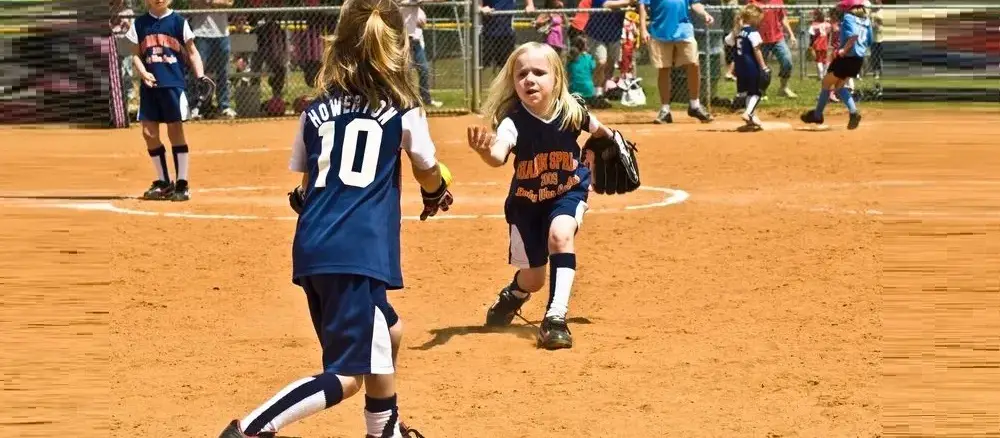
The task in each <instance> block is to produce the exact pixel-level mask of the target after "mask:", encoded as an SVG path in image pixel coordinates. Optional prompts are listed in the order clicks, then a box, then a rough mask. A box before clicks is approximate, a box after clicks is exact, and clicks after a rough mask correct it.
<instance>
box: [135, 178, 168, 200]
mask: <svg viewBox="0 0 1000 438" xmlns="http://www.w3.org/2000/svg"><path fill="white" fill-rule="evenodd" d="M173 194H174V184H173V183H172V182H170V181H162V180H156V181H153V185H151V186H149V189H147V190H146V192H145V193H143V194H142V199H145V200H147V201H165V200H167V199H170V197H171V196H173Z"/></svg>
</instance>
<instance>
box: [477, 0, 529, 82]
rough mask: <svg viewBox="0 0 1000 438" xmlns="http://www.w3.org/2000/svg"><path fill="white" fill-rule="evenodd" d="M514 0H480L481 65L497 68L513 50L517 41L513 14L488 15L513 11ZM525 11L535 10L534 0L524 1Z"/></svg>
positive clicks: (501, 65)
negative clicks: (481, 22)
mask: <svg viewBox="0 0 1000 438" xmlns="http://www.w3.org/2000/svg"><path fill="white" fill-rule="evenodd" d="M514 1H515V0H480V2H481V3H480V6H479V12H480V13H482V14H484V16H483V33H482V36H481V37H480V42H479V48H480V56H481V57H482V66H483V67H493V68H494V69H499V68H501V67H503V65H504V63H506V62H507V56H508V55H510V53H511V52H513V51H514V45H515V43H516V42H517V41H516V38H515V37H514V16H513V15H490V13H491V12H493V11H513V10H514V9H517V7H516V6H515V4H514ZM524 10H525V12H534V11H535V2H534V0H526V1H525V7H524Z"/></svg>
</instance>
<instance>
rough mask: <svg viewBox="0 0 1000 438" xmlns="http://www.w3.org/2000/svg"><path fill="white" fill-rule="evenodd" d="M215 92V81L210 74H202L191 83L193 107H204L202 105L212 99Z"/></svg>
mask: <svg viewBox="0 0 1000 438" xmlns="http://www.w3.org/2000/svg"><path fill="white" fill-rule="evenodd" d="M214 94H215V82H214V81H212V79H211V78H209V77H208V76H202V77H201V78H198V79H196V80H195V81H194V83H193V84H191V97H192V101H191V104H190V106H191V108H202V106H203V105H204V104H205V103H207V102H211V101H212V95H214Z"/></svg>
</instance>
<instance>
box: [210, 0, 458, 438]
mask: <svg viewBox="0 0 1000 438" xmlns="http://www.w3.org/2000/svg"><path fill="white" fill-rule="evenodd" d="M408 51H409V46H408V41H407V36H406V32H405V30H404V25H403V17H402V14H401V13H400V11H399V3H398V2H397V1H396V0H348V1H347V2H346V3H345V4H344V6H343V8H342V10H341V14H340V20H339V22H338V25H337V28H336V31H335V33H334V36H333V38H332V41H330V42H329V44H328V46H327V47H326V49H325V52H324V55H323V66H322V67H321V70H320V72H319V85H318V87H317V93H316V94H317V97H316V98H315V100H313V101H312V102H311V103H310V104H309V105H308V106H307V107H306V109H305V111H303V113H302V115H301V116H300V117H299V126H298V130H297V132H296V138H295V141H294V142H293V143H292V157H291V160H290V164H289V167H290V169H291V170H292V171H295V172H301V174H302V178H301V186H300V187H297V188H296V189H295V190H294V191H293V192H292V193H291V194H290V197H289V200H290V203H291V205H292V208H293V209H294V210H295V211H296V212H297V213H298V214H299V218H298V222H297V223H296V227H295V238H294V241H293V243H292V281H293V282H294V283H295V284H296V285H299V286H301V287H302V289H303V291H304V292H305V296H306V300H307V302H308V305H309V314H310V317H311V319H312V323H313V328H314V329H315V331H316V335H317V337H318V338H319V341H320V345H321V347H322V351H323V354H322V359H323V370H322V372H320V373H318V374H314V375H312V376H307V377H304V378H302V379H300V380H297V381H295V382H292V383H291V384H289V385H287V386H285V387H284V388H283V389H281V390H280V391H278V392H277V393H276V394H275V395H274V396H273V397H272V398H271V399H270V400H268V401H266V402H265V403H264V404H262V405H260V406H258V407H257V408H256V409H254V410H253V411H251V412H250V413H249V414H247V415H246V416H245V417H243V419H242V420H232V422H230V424H229V425H228V427H227V428H226V429H225V430H224V431H223V432H222V436H221V438H244V437H247V436H259V437H274V436H275V434H276V433H277V432H278V431H279V430H280V429H282V428H283V427H285V426H287V425H289V424H291V423H293V422H295V421H298V420H300V419H303V418H305V417H307V416H309V415H313V414H316V413H319V412H321V411H323V410H324V409H327V408H330V407H333V406H334V405H337V404H338V403H340V402H341V401H343V400H344V399H346V398H348V397H351V396H353V395H354V394H357V393H358V392H359V391H360V390H361V388H362V386H364V388H365V408H364V418H365V423H366V425H367V435H366V437H367V438H400V437H405V436H410V435H411V433H412V432H414V431H413V430H412V429H408V428H406V427H405V426H403V425H402V423H401V422H400V417H399V412H398V408H397V406H398V404H397V398H396V386H395V385H396V380H395V371H396V368H395V363H396V360H395V359H396V354H397V352H398V349H399V342H400V339H401V337H402V324H400V322H399V321H400V320H399V316H398V315H397V314H396V311H395V310H394V309H393V307H392V305H390V304H389V301H388V299H387V296H386V294H387V291H389V290H397V289H401V288H402V287H403V275H402V271H401V266H400V239H399V234H400V222H401V220H402V214H401V211H400V197H401V194H400V191H401V186H402V181H401V175H402V169H401V167H402V163H403V160H402V154H403V153H406V154H407V155H408V156H409V159H410V160H409V161H410V164H411V167H412V173H413V176H414V178H415V179H416V180H417V182H418V183H419V184H420V191H421V193H422V195H423V199H424V212H423V214H421V218H422V219H426V218H427V217H428V216H433V215H435V214H436V213H437V211H438V210H439V209H441V210H447V209H448V205H449V204H451V194H450V192H449V190H448V184H449V183H450V181H451V177H450V174H449V173H448V171H447V169H446V168H445V167H444V165H443V164H442V163H440V162H438V161H437V159H436V158H435V147H434V143H433V141H431V137H430V132H429V131H428V127H427V117H426V114H425V113H424V111H423V108H422V105H421V99H420V92H419V90H418V89H417V88H416V86H415V85H414V84H413V83H412V82H411V81H410V76H409V73H410V71H409V57H408ZM248 357H251V356H248ZM249 360H253V359H249ZM261 363H262V364H264V365H266V363H267V361H262V362H261ZM418 436H419V435H418Z"/></svg>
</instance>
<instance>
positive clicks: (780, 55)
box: [751, 0, 798, 97]
mask: <svg viewBox="0 0 1000 438" xmlns="http://www.w3.org/2000/svg"><path fill="white" fill-rule="evenodd" d="M751 2H752V3H756V4H758V5H759V6H762V7H763V6H778V7H777V8H764V19H763V21H761V22H760V29H759V30H760V37H761V38H763V40H764V43H763V44H762V45H761V52H763V53H764V59H768V58H769V57H770V56H771V54H772V53H774V56H775V58H777V59H778V63H780V64H781V69H780V70H778V77H779V78H780V79H781V93H782V94H784V95H785V97H797V96H796V94H795V93H794V92H792V90H791V88H788V79H789V78H791V77H792V51H791V50H789V43H791V46H792V47H795V45H796V44H798V41H797V40H796V39H795V31H794V30H792V26H791V25H790V24H788V14H786V13H785V8H784V7H783V6H785V2H784V0H751ZM785 32H788V35H787V38H788V42H787V43H786V42H785V38H786V36H785Z"/></svg>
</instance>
